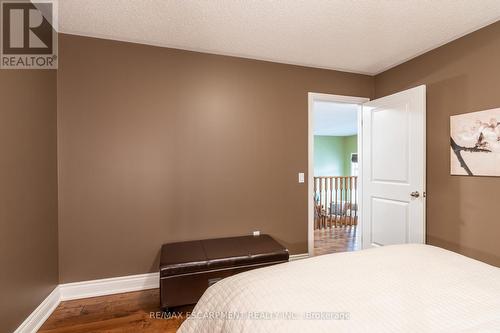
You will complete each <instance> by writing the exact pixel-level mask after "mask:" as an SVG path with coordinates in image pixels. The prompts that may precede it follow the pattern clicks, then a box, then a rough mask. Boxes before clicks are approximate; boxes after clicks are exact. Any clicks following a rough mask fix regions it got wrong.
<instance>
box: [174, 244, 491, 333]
mask: <svg viewBox="0 0 500 333" xmlns="http://www.w3.org/2000/svg"><path fill="white" fill-rule="evenodd" d="M178 332H180V333H194V332H197V333H198V332H210V333H215V332H252V333H259V332H398V333H399V332H405V333H411V332H418V333H421V332H453V333H458V332H471V333H472V332H474V333H476V332H500V268H497V267H494V266H490V265H487V264H485V263H482V262H480V261H476V260H473V259H470V258H467V257H464V256H462V255H459V254H456V253H454V252H450V251H447V250H443V249H440V248H437V247H433V246H429V245H416V244H405V245H392V246H385V247H381V248H374V249H368V250H363V251H357V252H346V253H336V254H329V255H324V256H318V257H313V258H309V259H303V260H297V261H293V262H289V263H284V264H279V265H275V266H271V267H268V268H262V269H257V270H253V271H249V272H245V273H241V274H237V275H234V276H232V277H229V278H226V279H223V280H222V281H220V282H217V283H216V284H215V285H213V286H211V287H210V288H209V289H208V290H207V291H206V292H205V294H204V295H203V296H202V298H201V299H200V301H199V302H198V304H197V305H196V307H195V308H194V310H193V312H192V314H191V316H190V317H189V318H188V319H187V320H186V321H185V322H184V323H183V324H182V326H181V327H180V329H179V331H178Z"/></svg>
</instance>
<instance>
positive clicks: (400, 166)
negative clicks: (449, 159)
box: [362, 86, 425, 248]
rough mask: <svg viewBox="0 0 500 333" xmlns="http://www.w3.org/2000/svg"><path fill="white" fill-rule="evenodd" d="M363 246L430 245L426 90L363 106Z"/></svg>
mask: <svg viewBox="0 0 500 333" xmlns="http://www.w3.org/2000/svg"><path fill="white" fill-rule="evenodd" d="M362 126H363V132H362V133H363V138H362V141H363V145H362V147H363V153H362V157H363V160H362V168H363V179H362V182H363V187H362V196H363V202H362V218H363V223H362V229H363V248H369V247H374V246H383V245H389V244H402V243H425V86H419V87H416V88H412V89H409V90H405V91H402V92H399V93H397V94H394V95H390V96H386V97H383V98H379V99H376V100H373V101H370V102H367V103H365V104H363V125H362Z"/></svg>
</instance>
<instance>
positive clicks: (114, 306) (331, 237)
mask: <svg viewBox="0 0 500 333" xmlns="http://www.w3.org/2000/svg"><path fill="white" fill-rule="evenodd" d="M356 232H357V228H356V227H355V226H345V227H336V228H326V229H320V230H315V231H314V254H315V255H321V254H326V253H333V252H344V251H355V250H357V249H359V248H360V244H359V237H356V236H357V235H356ZM192 309H193V307H192V306H188V307H184V308H181V309H176V310H178V311H184V313H185V312H189V311H191V310H192ZM160 311H161V310H160V301H159V290H158V289H151V290H144V291H138V292H131V293H124V294H116V295H110V296H101V297H93V298H87V299H79V300H74V301H65V302H62V303H61V304H59V306H58V307H57V308H56V310H55V311H54V312H53V313H52V315H51V316H50V317H49V318H48V319H47V321H46V322H45V323H44V324H43V326H42V327H41V328H40V330H39V331H38V332H39V333H136V332H144V333H160V332H161V333H174V332H176V331H177V329H178V328H179V326H180V325H181V324H182V322H183V321H184V320H185V319H186V318H185V315H181V316H178V315H177V313H176V315H175V316H173V318H165V317H164V316H163V317H162V315H161V312H160Z"/></svg>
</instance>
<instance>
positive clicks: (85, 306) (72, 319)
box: [38, 289, 193, 333]
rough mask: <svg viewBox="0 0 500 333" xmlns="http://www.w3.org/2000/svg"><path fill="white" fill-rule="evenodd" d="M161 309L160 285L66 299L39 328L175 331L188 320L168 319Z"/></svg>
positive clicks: (91, 332) (55, 332)
mask: <svg viewBox="0 0 500 333" xmlns="http://www.w3.org/2000/svg"><path fill="white" fill-rule="evenodd" d="M192 309H193V307H192V306H190V307H184V308H182V309H178V310H179V311H185V312H186V311H191V310H192ZM157 312H160V301H159V290H158V289H151V290H144V291H138V292H131V293H124V294H116V295H110V296H101V297H93V298H87V299H79V300H74V301H66V302H62V303H61V304H59V306H58V307H57V308H56V310H55V311H54V312H53V313H52V315H51V316H50V317H49V318H48V319H47V321H46V322H45V323H44V324H43V326H42V327H41V328H40V330H39V331H38V332H39V333H70V332H71V333H137V332H144V333H160V332H161V333H174V332H175V331H177V329H178V328H179V326H180V325H181V324H182V322H183V321H184V320H185V316H175V317H174V318H168V319H167V318H165V317H162V316H161V312H160V313H159V314H157Z"/></svg>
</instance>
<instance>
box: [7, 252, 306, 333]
mask: <svg viewBox="0 0 500 333" xmlns="http://www.w3.org/2000/svg"><path fill="white" fill-rule="evenodd" d="M308 257H309V254H307V253H301V254H293V255H291V256H290V261H295V260H300V259H305V258H308ZM159 281H160V277H159V273H148V274H139V275H129V276H121V277H115V278H109V279H100V280H91V281H82V282H73V283H65V284H60V285H58V286H57V287H56V288H55V289H54V290H53V291H52V293H50V295H49V296H47V298H45V300H44V301H43V302H42V303H41V304H40V305H39V306H38V307H37V308H36V309H35V311H33V312H32V313H31V315H30V316H29V317H28V318H26V320H25V321H24V322H23V323H22V324H21V326H19V327H18V328H17V330H15V331H14V333H36V331H37V330H38V329H39V328H40V327H41V326H42V325H43V323H44V322H45V320H47V318H48V317H49V316H50V315H51V314H52V312H53V311H54V310H55V309H56V307H57V306H58V305H59V303H60V302H62V301H69V300H74V299H81V298H89V297H97V296H104V295H113V294H120V293H126V292H131V291H140V290H146V289H154V288H159Z"/></svg>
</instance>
